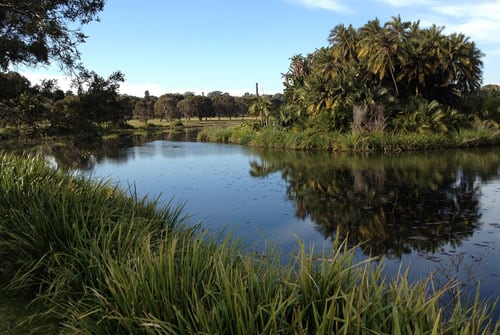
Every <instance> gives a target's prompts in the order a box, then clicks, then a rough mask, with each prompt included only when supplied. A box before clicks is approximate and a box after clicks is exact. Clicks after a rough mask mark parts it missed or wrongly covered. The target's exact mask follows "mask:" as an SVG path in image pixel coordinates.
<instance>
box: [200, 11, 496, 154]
mask: <svg viewBox="0 0 500 335" xmlns="http://www.w3.org/2000/svg"><path fill="white" fill-rule="evenodd" d="M443 29H444V28H443V27H438V26H435V25H434V26H432V27H429V28H421V27H420V25H419V22H404V21H402V20H401V18H400V17H394V18H393V19H392V21H389V22H386V23H385V24H383V25H382V24H381V23H380V22H379V20H378V19H375V20H372V21H369V22H368V23H366V24H365V25H364V26H362V27H360V28H358V29H355V28H354V27H353V26H352V25H350V26H348V27H345V26H344V25H342V24H339V25H337V26H336V27H335V28H334V29H332V30H331V32H330V35H329V38H328V41H329V45H328V46H327V47H322V48H320V49H317V50H316V51H314V52H313V53H311V54H308V55H306V56H303V55H295V56H293V57H292V58H291V64H290V67H289V70H288V72H287V73H285V74H284V75H283V77H284V85H285V90H284V103H283V104H282V105H281V106H278V107H276V106H273V105H272V104H270V103H269V100H268V99H266V98H265V97H259V98H258V99H257V102H256V103H255V104H253V105H252V106H251V108H253V109H256V110H258V113H256V114H257V115H259V117H260V122H259V124H255V125H244V126H243V127H239V128H235V129H231V130H225V131H221V130H208V131H205V132H204V133H202V134H201V135H200V139H202V140H210V141H228V142H235V143H250V144H252V145H259V146H272V147H281V148H293V149H297V148H302V149H309V148H320V149H328V150H380V151H387V150H389V151H390V150H414V149H429V148H443V147H444V148H446V147H464V146H465V147H467V146H471V145H492V144H498V143H499V142H500V133H499V131H498V125H499V122H500V87H499V86H497V85H487V86H484V87H481V80H482V61H481V57H482V54H481V52H480V50H479V49H477V48H476V46H475V44H474V42H471V41H469V39H468V38H467V37H465V36H464V35H463V34H455V33H454V34H450V35H445V34H444V33H443ZM262 127H264V128H263V129H261V130H258V131H257V129H258V128H262Z"/></svg>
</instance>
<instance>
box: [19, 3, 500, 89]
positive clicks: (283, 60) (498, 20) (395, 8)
mask: <svg viewBox="0 0 500 335" xmlns="http://www.w3.org/2000/svg"><path fill="white" fill-rule="evenodd" d="M397 15H400V16H401V18H402V20H404V21H417V20H420V22H421V27H427V26H430V25H432V24H436V25H438V26H445V27H446V29H445V33H447V34H450V33H454V32H457V33H463V34H465V35H466V36H468V37H470V40H471V41H474V42H475V43H476V46H477V47H478V48H479V49H480V50H481V51H482V52H483V53H484V54H485V56H484V57H483V58H482V60H483V64H484V67H483V84H500V0H472V1H471V0H467V1H465V0H462V1H460V0H439V1H437V0H436V1H431V0H141V1H139V0H107V1H106V5H105V7H104V10H103V11H102V12H101V13H100V14H99V18H100V22H92V23H90V24H88V25H85V26H83V27H82V30H83V32H84V33H85V34H86V35H87V36H88V38H87V40H86V42H85V43H84V44H81V45H80V46H79V50H80V52H81V54H82V57H81V60H82V61H83V64H84V66H85V67H86V68H88V69H89V70H92V71H95V72H96V73H98V74H99V75H100V76H103V77H107V76H109V75H110V74H111V73H112V72H114V71H121V72H123V73H124V74H125V82H124V83H122V85H121V86H120V93H122V94H129V95H134V96H144V92H145V91H146V90H148V91H149V92H150V94H151V95H156V96H160V95H162V94H165V93H185V92H188V91H189V92H194V93H196V94H202V93H204V94H207V93H209V92H212V91H222V92H228V93H230V94H231V95H235V96H238V95H242V94H244V93H246V92H249V93H254V92H255V84H256V83H259V93H260V94H274V93H281V92H282V91H283V80H282V74H283V73H285V72H287V70H288V67H289V65H290V58H291V57H292V56H294V55H296V54H303V55H306V54H308V53H311V52H314V50H316V49H318V48H321V47H323V46H327V45H328V42H327V38H328V35H329V33H330V30H331V29H332V28H334V27H335V26H336V25H337V24H340V23H342V24H345V25H346V26H347V25H349V24H352V25H353V26H354V27H355V28H358V27H361V26H363V25H364V24H365V23H366V22H367V21H369V20H372V19H374V18H379V20H380V21H381V23H385V22H387V21H390V20H391V17H393V16H397ZM13 70H15V71H18V72H20V73H22V74H23V75H25V76H26V77H27V78H28V79H30V81H31V83H32V84H37V83H39V82H40V80H41V79H57V80H58V84H59V86H60V87H61V88H62V89H63V90H67V89H70V87H69V84H68V83H69V79H68V78H66V77H65V76H64V75H63V73H62V72H61V71H60V70H59V68H58V66H56V65H53V66H48V67H38V68H35V69H34V68H25V67H22V66H18V67H17V68H15V69H13Z"/></svg>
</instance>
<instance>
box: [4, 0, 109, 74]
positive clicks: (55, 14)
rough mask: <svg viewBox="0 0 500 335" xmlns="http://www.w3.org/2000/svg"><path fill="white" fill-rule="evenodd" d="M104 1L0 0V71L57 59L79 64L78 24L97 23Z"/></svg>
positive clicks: (82, 39) (80, 39) (69, 65)
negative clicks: (11, 66)
mask: <svg viewBox="0 0 500 335" xmlns="http://www.w3.org/2000/svg"><path fill="white" fill-rule="evenodd" d="M104 2H105V0H30V1H28V0H15V1H12V0H0V68H1V69H3V70H7V69H8V68H9V67H10V65H16V64H26V65H30V66H31V65H36V64H39V63H43V64H49V63H50V60H56V61H57V62H58V63H59V64H60V65H61V66H62V67H63V68H68V69H72V68H74V67H75V66H77V65H78V61H79V58H80V54H79V52H78V50H77V46H78V45H79V44H80V43H83V42H85V39H86V36H85V35H84V34H83V33H82V31H81V27H80V26H81V25H84V24H88V23H90V22H91V21H94V20H98V18H97V14H98V13H99V12H101V11H102V10H103V8H104Z"/></svg>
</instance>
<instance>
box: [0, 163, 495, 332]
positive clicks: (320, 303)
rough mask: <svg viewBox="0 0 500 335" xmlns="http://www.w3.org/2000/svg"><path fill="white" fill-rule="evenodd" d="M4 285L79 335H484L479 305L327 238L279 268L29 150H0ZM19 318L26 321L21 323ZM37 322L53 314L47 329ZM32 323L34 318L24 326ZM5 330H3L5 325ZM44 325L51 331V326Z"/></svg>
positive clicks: (273, 259)
mask: <svg viewBox="0 0 500 335" xmlns="http://www.w3.org/2000/svg"><path fill="white" fill-rule="evenodd" d="M0 192H1V193H2V194H6V195H8V196H5V197H1V198H0V217H2V220H1V221H0V240H1V243H0V257H1V259H2V268H1V271H0V279H1V280H2V281H1V284H2V288H4V289H5V288H8V289H9V290H10V292H12V294H20V295H22V296H24V297H25V299H28V301H30V300H32V302H33V303H35V304H36V305H37V306H42V307H40V308H38V309H35V313H36V314H35V315H34V316H33V318H32V319H29V320H34V322H35V324H34V325H38V326H41V327H42V328H40V329H38V331H44V328H43V327H44V326H45V325H48V326H50V328H51V329H52V331H54V332H57V331H59V330H62V329H63V328H64V329H65V330H66V331H69V332H75V333H81V334H140V333H144V334H174V333H175V334H178V333H206V334H214V333H218V334H222V333H223V334H249V333H252V334H259V333H272V334H276V333H285V334H292V333H298V334H306V333H346V334H354V333H355V334H360V333H361V334H362V333H366V334H371V333H393V334H403V333H412V334H477V333H480V332H481V331H484V332H485V333H493V332H494V331H496V330H498V325H497V326H495V325H493V324H492V321H491V319H489V316H488V308H487V306H483V305H481V303H479V302H478V301H473V302H471V305H465V304H462V303H461V301H460V298H459V297H458V296H457V299H456V301H455V304H454V305H453V306H450V305H443V304H442V302H441V300H440V297H442V296H443V294H444V293H445V291H446V290H447V289H451V287H448V288H446V289H444V290H440V291H437V292H434V291H433V289H432V283H431V281H429V280H428V281H423V282H418V283H415V284H410V283H409V281H408V279H407V278H406V276H405V275H404V274H401V275H400V276H397V277H396V278H394V279H392V280H386V279H384V277H383V276H382V274H381V268H380V267H378V266H376V264H375V263H374V262H373V260H368V261H363V262H361V263H357V262H355V261H354V254H355V253H354V250H353V249H349V248H348V247H347V246H346V244H345V243H341V242H340V241H337V242H336V243H335V244H334V246H333V248H332V250H331V251H326V252H325V254H323V255H321V257H317V256H318V255H312V254H311V253H309V252H307V249H306V248H305V247H303V248H302V249H301V250H299V251H298V253H297V255H296V256H295V257H292V260H291V261H290V262H289V263H287V264H282V263H280V261H279V259H280V257H279V255H278V254H277V253H276V252H275V251H270V252H269V253H267V254H265V255H264V254H262V255H260V254H259V255H256V254H250V253H247V252H245V250H244V249H242V248H241V247H240V246H239V245H238V243H237V242H230V239H228V238H224V239H221V238H220V237H217V236H214V235H209V234H208V233H206V232H203V231H201V230H200V229H199V228H187V227H185V226H184V225H183V222H184V219H183V217H182V215H181V212H180V211H179V210H178V209H175V208H170V207H168V206H167V207H166V208H164V209H161V208H157V207H156V206H155V203H154V202H153V203H151V202H148V201H146V200H138V199H135V198H133V197H128V196H126V194H124V193H123V192H122V191H120V190H118V189H117V188H111V187H110V185H108V184H107V183H103V182H101V183H97V184H96V183H93V182H90V181H88V180H85V179H82V178H80V177H77V176H74V175H72V174H70V173H66V172H63V171H57V170H54V169H52V168H50V167H49V166H48V165H47V163H46V162H44V161H43V160H39V159H33V158H29V159H26V158H18V157H14V156H8V155H4V156H2V157H1V159H0ZM0 317H1V315H0ZM29 320H24V321H26V322H29ZM38 320H51V321H50V322H49V323H48V324H45V323H40V321H38ZM32 325H33V324H32ZM14 326H15V325H14ZM54 329H55V330H54Z"/></svg>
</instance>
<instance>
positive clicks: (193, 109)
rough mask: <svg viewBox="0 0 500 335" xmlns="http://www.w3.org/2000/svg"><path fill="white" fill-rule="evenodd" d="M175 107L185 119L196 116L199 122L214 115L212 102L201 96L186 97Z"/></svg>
mask: <svg viewBox="0 0 500 335" xmlns="http://www.w3.org/2000/svg"><path fill="white" fill-rule="evenodd" d="M177 106H178V107H179V110H180V111H181V113H182V114H183V115H184V117H185V118H186V119H190V118H191V117H193V116H196V117H198V119H199V120H200V121H201V120H203V118H204V117H205V118H206V117H210V116H213V115H214V107H213V104H212V100H210V98H208V97H205V96H202V95H188V96H187V97H185V98H184V99H182V100H181V101H179V103H178V104H177Z"/></svg>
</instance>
